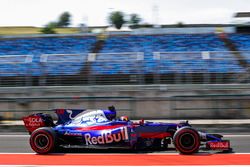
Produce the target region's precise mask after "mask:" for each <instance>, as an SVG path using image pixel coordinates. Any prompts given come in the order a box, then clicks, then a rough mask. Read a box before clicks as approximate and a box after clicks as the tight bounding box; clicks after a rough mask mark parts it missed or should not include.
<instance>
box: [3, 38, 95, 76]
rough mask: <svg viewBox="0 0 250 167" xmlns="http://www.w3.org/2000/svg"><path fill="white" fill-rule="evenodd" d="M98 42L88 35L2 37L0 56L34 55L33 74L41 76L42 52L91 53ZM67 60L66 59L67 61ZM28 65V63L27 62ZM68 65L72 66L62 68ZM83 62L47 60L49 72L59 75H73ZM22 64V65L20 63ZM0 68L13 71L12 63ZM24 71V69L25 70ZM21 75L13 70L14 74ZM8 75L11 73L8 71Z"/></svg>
mask: <svg viewBox="0 0 250 167" xmlns="http://www.w3.org/2000/svg"><path fill="white" fill-rule="evenodd" d="M95 42H96V38H95V37H94V36H86V37H60V38H56V37H49V38H23V39H2V40H1V42H0V56H1V55H27V54H29V55H34V58H33V62H32V64H31V65H30V66H31V67H32V68H30V69H32V71H31V73H32V74H31V75H33V76H39V75H41V74H42V73H43V71H42V70H41V68H40V63H39V62H40V55H41V54H76V53H89V52H91V48H92V46H93V44H94V43H95ZM66 61H67V60H65V62H66ZM25 65H27V64H25ZM64 65H67V66H68V67H70V68H62V66H64ZM82 65H83V62H78V63H77V62H74V63H72V62H71V63H70V62H69V63H66V64H61V65H59V66H57V65H56V64H55V63H50V62H47V63H46V66H48V69H47V70H48V71H47V72H48V74H51V75H57V74H64V75H67V74H69V75H71V74H75V73H77V72H79V70H80V69H81V67H82ZM20 66H22V65H21V64H20ZM0 68H1V69H0V70H3V71H4V69H5V71H8V70H9V71H11V70H12V67H11V66H10V65H7V66H1V65H0ZM23 72H24V71H23ZM15 74H16V75H19V74H20V73H16V72H15V71H13V74H12V75H15ZM6 75H10V74H9V73H6Z"/></svg>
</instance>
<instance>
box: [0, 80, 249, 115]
mask: <svg viewBox="0 0 250 167" xmlns="http://www.w3.org/2000/svg"><path fill="white" fill-rule="evenodd" d="M186 96H187V97H186ZM79 97H84V98H82V99H81V98H79ZM88 97H89V99H88ZM94 97H99V98H97V99H95V98H94ZM100 97H102V98H100ZM110 97H111V98H112V97H115V98H112V99H110ZM119 97H126V98H119ZM1 98H2V99H1ZM5 98H12V99H10V100H8V99H7V100H6V99H5ZM15 98H17V99H15ZM59 98H60V99H59ZM13 99H15V100H13ZM249 100H250V85H246V84H243V85H239V84H237V85H134V86H122V85H120V86H77V87H76V86H74V87H19V88H0V111H1V112H0V114H1V115H2V116H4V117H5V118H6V119H12V118H16V119H20V118H21V117H22V116H24V115H28V114H30V113H35V112H47V113H53V112H51V110H52V109H54V108H100V109H106V108H107V106H109V105H115V106H116V108H117V109H118V110H119V111H118V115H119V116H120V115H128V116H130V117H132V118H135V119H138V118H146V119H152V118H157V119H170V118H177V119H185V118H250V103H249Z"/></svg>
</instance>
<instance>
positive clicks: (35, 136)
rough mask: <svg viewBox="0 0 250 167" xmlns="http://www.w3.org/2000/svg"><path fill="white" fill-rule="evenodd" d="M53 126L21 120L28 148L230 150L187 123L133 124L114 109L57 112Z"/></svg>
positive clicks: (45, 118) (36, 117)
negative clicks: (170, 145)
mask: <svg viewBox="0 0 250 167" xmlns="http://www.w3.org/2000/svg"><path fill="white" fill-rule="evenodd" d="M55 112H56V114H57V116H58V121H57V123H55V124H54V122H53V120H52V117H51V116H50V115H48V114H42V113H38V114H33V115H30V116H28V117H24V118H23V121H24V123H25V127H26V129H27V130H28V132H29V133H30V135H31V136H30V145H31V148H32V149H33V150H34V151H35V152H37V153H39V154H47V153H51V152H53V151H54V150H56V149H57V148H61V147H63V148H97V149H98V148H99V149H100V148H102V149H103V148H104V149H109V148H119V149H135V150H141V149H152V150H153V149H167V148H168V145H169V144H171V143H173V144H174V146H175V148H176V150H177V151H179V152H180V153H182V154H193V153H196V152H198V151H199V149H201V148H202V146H203V147H204V148H205V149H207V150H221V151H227V150H230V149H231V148H230V142H229V141H228V140H223V139H222V135H219V134H207V133H203V132H199V131H197V130H195V129H193V128H192V127H191V125H190V124H189V123H188V121H185V122H180V123H178V124H173V123H156V122H144V120H141V121H140V122H137V123H136V122H133V121H130V120H129V119H128V117H126V116H122V117H120V119H116V110H115V108H114V107H113V106H111V107H109V109H108V110H75V109H56V110H55Z"/></svg>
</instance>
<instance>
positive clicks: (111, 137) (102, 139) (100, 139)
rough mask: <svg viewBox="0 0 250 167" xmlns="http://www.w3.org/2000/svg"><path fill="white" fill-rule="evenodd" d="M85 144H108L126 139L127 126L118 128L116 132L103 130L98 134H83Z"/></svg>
mask: <svg viewBox="0 0 250 167" xmlns="http://www.w3.org/2000/svg"><path fill="white" fill-rule="evenodd" d="M84 139H85V142H86V145H95V144H108V143H113V142H120V141H125V140H128V130H127V127H123V128H119V131H118V133H112V132H111V131H108V132H105V133H103V134H101V135H99V136H91V134H90V133H86V134H84Z"/></svg>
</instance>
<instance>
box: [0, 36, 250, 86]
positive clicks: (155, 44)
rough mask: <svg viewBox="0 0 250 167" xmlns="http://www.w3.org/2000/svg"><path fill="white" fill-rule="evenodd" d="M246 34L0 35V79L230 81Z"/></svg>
mask: <svg viewBox="0 0 250 167" xmlns="http://www.w3.org/2000/svg"><path fill="white" fill-rule="evenodd" d="M249 39H250V36H249V35H247V34H237V33H233V34H227V35H226V36H225V35H224V36H223V37H221V35H220V34H215V33H200V34H183V33H179V34H157V35H152V34H143V35H142V34H138V33H137V34H119V33H118V34H115V35H110V36H107V37H105V38H102V39H98V37H96V36H95V35H88V36H84V35H80V36H79V35H76V36H65V37H34V38H32V37H29V38H2V39H1V43H0V57H1V58H0V71H1V74H0V76H1V85H3V86H4V85H12V86H17V85H18V86H20V85H27V83H28V85H76V84H81V85H86V84H149V83H150V84H151V83H235V82H240V80H237V79H235V76H238V75H244V76H245V74H247V73H248V63H249V60H250V59H249V58H250V57H249V56H250V54H249V53H250V52H247V51H248V50H249V46H250V43H249ZM236 52H237V53H236ZM17 58H20V60H19V61H17ZM245 78H246V77H245ZM16 80H18V81H19V82H20V84H17V82H16Z"/></svg>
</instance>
